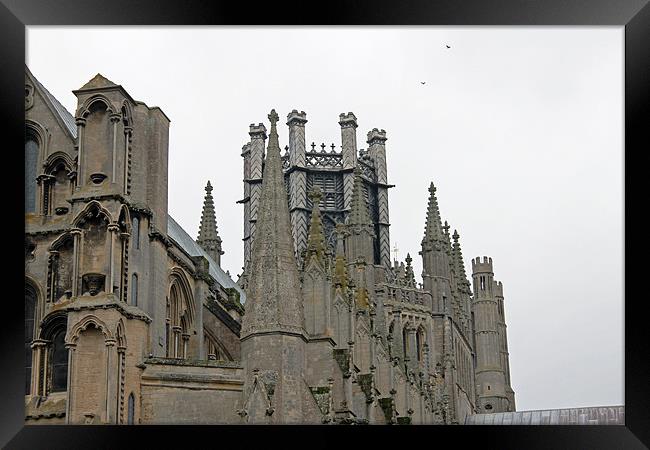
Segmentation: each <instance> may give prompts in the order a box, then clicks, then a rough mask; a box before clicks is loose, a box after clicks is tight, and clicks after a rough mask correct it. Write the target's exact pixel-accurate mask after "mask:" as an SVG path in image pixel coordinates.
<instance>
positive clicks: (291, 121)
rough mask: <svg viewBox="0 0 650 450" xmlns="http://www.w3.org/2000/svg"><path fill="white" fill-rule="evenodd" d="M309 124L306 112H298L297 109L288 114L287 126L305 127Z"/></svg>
mask: <svg viewBox="0 0 650 450" xmlns="http://www.w3.org/2000/svg"><path fill="white" fill-rule="evenodd" d="M306 123H307V113H305V111H300V112H298V110H297V109H294V110H292V111H291V112H290V113H289V114H287V125H289V126H291V125H298V126H304V125H305V124H306Z"/></svg>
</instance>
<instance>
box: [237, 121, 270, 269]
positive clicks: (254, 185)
mask: <svg viewBox="0 0 650 450" xmlns="http://www.w3.org/2000/svg"><path fill="white" fill-rule="evenodd" d="M249 130H250V131H249V133H248V134H249V135H250V138H251V140H250V142H249V144H248V146H247V147H246V146H245V147H244V152H242V156H243V157H244V161H245V164H246V160H247V162H248V178H245V179H244V192H245V193H246V191H247V190H248V196H246V197H245V198H244V199H243V200H242V203H244V209H245V212H244V216H248V223H249V226H248V230H245V232H244V251H245V252H246V251H248V253H245V254H244V266H245V267H246V266H247V265H248V262H249V261H250V256H251V255H250V251H251V248H252V245H253V240H254V238H255V228H256V224H257V211H258V208H259V201H260V192H261V189H262V170H263V166H264V142H265V141H266V127H265V126H264V124H262V123H260V124H258V125H255V124H251V125H250V127H249ZM246 184H248V189H247V188H246ZM246 210H247V211H246ZM246 231H248V234H246Z"/></svg>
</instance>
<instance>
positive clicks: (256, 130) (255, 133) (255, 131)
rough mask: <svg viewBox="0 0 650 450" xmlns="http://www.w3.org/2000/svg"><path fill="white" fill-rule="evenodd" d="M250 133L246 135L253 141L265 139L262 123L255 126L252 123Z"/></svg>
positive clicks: (264, 129) (264, 128)
mask: <svg viewBox="0 0 650 450" xmlns="http://www.w3.org/2000/svg"><path fill="white" fill-rule="evenodd" d="M249 128H250V131H249V132H248V134H249V135H250V137H251V138H253V139H256V138H257V139H266V127H265V126H264V124H263V123H260V124H258V125H255V124H254V123H251V124H250V127H249Z"/></svg>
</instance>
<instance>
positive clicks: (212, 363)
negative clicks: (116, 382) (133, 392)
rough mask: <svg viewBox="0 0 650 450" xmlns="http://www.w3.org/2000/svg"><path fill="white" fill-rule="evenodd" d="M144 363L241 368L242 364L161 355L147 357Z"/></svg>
mask: <svg viewBox="0 0 650 450" xmlns="http://www.w3.org/2000/svg"><path fill="white" fill-rule="evenodd" d="M143 363H144V364H149V365H168V366H186V367H216V368H219V367H223V368H233V369H241V368H242V365H241V363H240V362H239V361H225V360H217V361H211V360H198V359H178V358H163V357H157V356H156V357H149V358H146V359H145V360H144V361H143Z"/></svg>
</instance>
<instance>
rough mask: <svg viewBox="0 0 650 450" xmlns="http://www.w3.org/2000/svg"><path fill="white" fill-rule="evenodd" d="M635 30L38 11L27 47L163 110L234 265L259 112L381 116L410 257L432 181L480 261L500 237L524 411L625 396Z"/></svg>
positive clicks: (319, 129) (311, 133)
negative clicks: (629, 65) (204, 19)
mask: <svg viewBox="0 0 650 450" xmlns="http://www.w3.org/2000/svg"><path fill="white" fill-rule="evenodd" d="M623 31H624V29H623V27H598V28H593V27H580V28H569V27H537V28H527V27H503V28H502V27H471V28H463V27H401V28H395V27H372V28H368V27H366V28H353V27H328V28H309V27H292V28H289V27H282V28H280V27H275V28H253V27H248V28H243V27H194V28H188V27H155V28H154V27H103V28H99V27H33V26H30V27H28V28H27V64H28V66H29V67H30V69H31V70H32V72H33V73H34V75H35V76H36V77H37V78H38V79H39V80H40V81H41V82H42V83H43V84H44V85H45V86H46V87H47V88H48V89H49V90H50V92H52V93H53V94H54V95H55V96H56V97H57V98H58V99H59V100H60V101H61V102H62V103H63V105H65V106H66V107H67V108H68V110H70V111H71V112H73V113H74V110H75V108H76V98H75V97H74V95H73V94H72V93H71V91H72V90H73V89H78V88H79V87H81V86H82V85H83V84H84V83H85V82H87V81H88V80H89V79H91V78H92V77H93V76H94V75H95V74H96V73H98V72H99V73H101V74H102V75H104V76H105V77H107V78H108V79H110V80H112V81H113V82H115V83H117V84H121V85H122V86H124V88H125V89H126V90H127V91H128V92H129V93H130V94H131V95H132V97H133V98H135V99H136V100H141V101H144V102H145V103H147V104H148V105H149V106H159V107H161V108H162V109H163V111H164V112H165V113H166V114H167V115H168V116H169V117H170V118H171V126H170V148H169V210H170V213H171V214H172V216H173V217H174V218H175V219H176V220H177V221H178V222H179V223H180V224H181V225H182V226H183V227H184V228H185V229H186V230H187V231H188V232H189V233H190V235H192V236H196V234H197V232H198V225H199V220H200V214H201V206H202V202H203V195H204V190H203V188H204V186H205V183H206V181H207V180H208V179H209V180H210V181H211V182H212V185H213V186H214V192H213V195H214V197H215V206H216V211H217V222H218V227H219V233H220V235H221V238H222V239H223V242H224V250H225V252H226V253H225V255H224V256H223V258H222V262H223V267H224V268H225V269H228V270H230V273H231V274H232V275H233V277H234V278H236V275H237V274H238V273H239V272H240V271H241V266H242V253H243V246H242V241H241V239H242V237H243V225H242V220H243V208H242V206H241V205H238V204H236V203H235V202H236V201H237V200H239V199H241V198H242V197H243V187H242V170H243V169H242V159H241V156H240V153H241V147H242V145H243V144H244V143H245V142H247V141H248V139H249V136H248V125H249V124H251V123H258V122H264V123H265V124H266V126H267V128H268V127H269V125H268V120H267V117H266V116H267V114H268V112H269V111H270V110H271V108H275V109H276V110H277V111H278V113H279V114H280V116H281V117H286V114H287V113H288V112H289V111H291V110H292V109H294V108H295V109H298V110H304V111H305V112H306V113H307V119H308V123H307V128H306V136H307V141H308V143H311V142H312V141H314V142H315V143H316V144H317V145H318V144H320V143H321V142H324V143H325V144H327V145H328V146H329V145H330V144H331V143H335V144H336V145H337V146H339V145H340V128H339V125H338V115H339V113H341V112H348V111H352V112H354V113H355V115H356V116H357V118H358V122H359V128H358V130H357V132H358V134H357V140H358V145H359V147H360V148H366V144H365V135H366V133H367V131H368V130H370V129H371V128H374V127H377V128H384V129H385V130H386V132H387V137H388V141H387V143H386V144H387V162H388V176H389V182H390V183H392V184H395V185H396V186H397V187H395V188H393V189H391V190H390V194H389V201H390V219H391V247H393V246H394V245H396V246H397V247H398V249H399V259H400V260H402V259H404V257H405V256H406V252H410V253H411V255H412V256H413V258H414V264H415V269H416V274H419V273H421V267H422V264H421V260H420V257H419V255H418V254H417V253H418V251H419V249H420V241H421V239H422V234H423V229H424V220H425V214H426V205H427V198H428V191H427V187H428V185H429V183H430V182H431V181H433V182H434V183H435V185H436V187H437V188H438V192H437V195H438V200H439V204H440V209H441V213H442V216H443V220H444V219H446V220H448V221H449V223H450V225H451V227H452V230H453V229H454V228H457V229H458V232H459V233H460V235H461V245H462V249H463V254H464V256H465V262H466V266H467V271H468V273H471V263H470V260H471V258H472V257H475V256H478V255H481V256H482V255H488V256H491V257H492V258H493V260H494V272H495V277H496V279H498V280H500V281H503V284H504V293H505V302H506V321H507V325H508V342H509V350H510V363H511V376H512V384H513V388H514V390H515V392H516V401H517V409H518V410H528V409H544V408H562V407H579V406H601V405H618V404H623V281H622V276H623V73H624V71H623ZM446 45H449V46H450V47H451V48H449V49H447V47H446ZM421 81H425V82H426V84H424V85H423V84H421ZM279 131H280V141H281V145H282V147H284V145H286V144H287V135H288V132H287V129H286V127H282V128H281V129H280V130H279Z"/></svg>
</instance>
